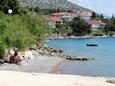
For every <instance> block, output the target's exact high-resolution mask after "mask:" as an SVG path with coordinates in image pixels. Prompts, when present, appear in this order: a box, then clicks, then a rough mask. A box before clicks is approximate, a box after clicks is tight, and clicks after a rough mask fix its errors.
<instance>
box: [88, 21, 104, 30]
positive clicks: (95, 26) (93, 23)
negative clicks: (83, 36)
mask: <svg viewBox="0 0 115 86" xmlns="http://www.w3.org/2000/svg"><path fill="white" fill-rule="evenodd" d="M89 24H91V27H92V29H99V28H104V27H105V25H106V24H105V23H104V22H103V21H101V20H90V21H89Z"/></svg>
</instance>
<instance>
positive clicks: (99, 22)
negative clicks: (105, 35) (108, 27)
mask: <svg viewBox="0 0 115 86" xmlns="http://www.w3.org/2000/svg"><path fill="white" fill-rule="evenodd" d="M89 24H105V23H104V22H103V21H101V20H90V21H89Z"/></svg>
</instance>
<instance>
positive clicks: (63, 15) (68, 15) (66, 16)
mask: <svg viewBox="0 0 115 86" xmlns="http://www.w3.org/2000/svg"><path fill="white" fill-rule="evenodd" d="M52 16H53V17H60V18H62V19H63V20H64V21H72V19H73V18H74V17H77V16H79V15H78V13H77V12H61V13H53V14H52Z"/></svg>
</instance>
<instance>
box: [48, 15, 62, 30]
mask: <svg viewBox="0 0 115 86" xmlns="http://www.w3.org/2000/svg"><path fill="white" fill-rule="evenodd" d="M47 22H48V25H49V27H51V28H56V24H63V19H61V18H60V17H56V16H55V17H50V18H48V19H47Z"/></svg>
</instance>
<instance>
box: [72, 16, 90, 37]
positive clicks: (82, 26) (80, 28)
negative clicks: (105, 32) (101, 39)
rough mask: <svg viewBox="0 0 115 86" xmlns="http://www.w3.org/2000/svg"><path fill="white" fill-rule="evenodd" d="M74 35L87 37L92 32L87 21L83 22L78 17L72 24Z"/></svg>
mask: <svg viewBox="0 0 115 86" xmlns="http://www.w3.org/2000/svg"><path fill="white" fill-rule="evenodd" d="M70 27H71V29H72V34H73V35H76V36H81V35H82V36H83V35H87V34H89V33H90V32H91V25H89V24H88V23H87V22H86V21H84V20H81V19H80V17H76V18H74V19H73V20H72V22H71V23H70Z"/></svg>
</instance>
